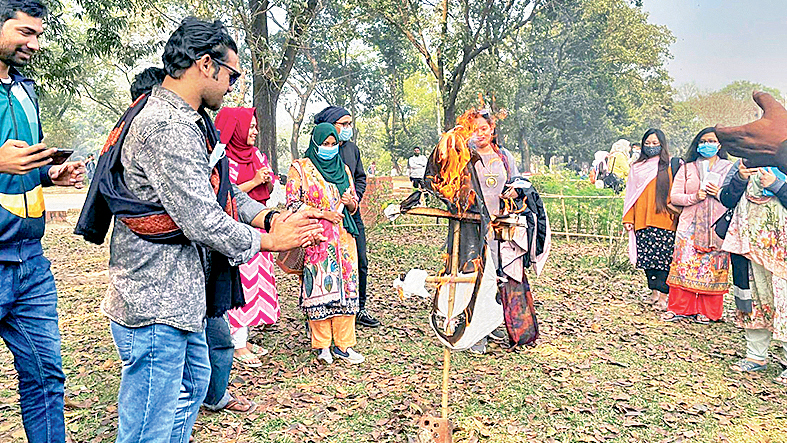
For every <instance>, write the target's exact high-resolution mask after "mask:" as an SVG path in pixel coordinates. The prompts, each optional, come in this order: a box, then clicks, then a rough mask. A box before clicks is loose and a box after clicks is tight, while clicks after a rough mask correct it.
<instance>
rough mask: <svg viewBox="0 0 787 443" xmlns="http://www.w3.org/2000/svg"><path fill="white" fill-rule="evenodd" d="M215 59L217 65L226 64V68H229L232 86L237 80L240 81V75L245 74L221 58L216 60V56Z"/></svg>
mask: <svg viewBox="0 0 787 443" xmlns="http://www.w3.org/2000/svg"><path fill="white" fill-rule="evenodd" d="M213 61H214V62H216V64H217V65H220V66H224V67H225V68H227V70H228V71H230V86H232V85H234V84H235V82H236V81H238V79H239V78H240V76H241V75H243V74H241V73H240V72H238V71H236V70H235V68H233V67H232V66H230V65H228V64H226V63H224V62H222V61H221V60H216V59H215V58H214V59H213Z"/></svg>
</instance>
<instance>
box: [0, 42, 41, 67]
mask: <svg viewBox="0 0 787 443" xmlns="http://www.w3.org/2000/svg"><path fill="white" fill-rule="evenodd" d="M21 48H22V47H21V46H19V47H17V48H14V50H13V51H5V50H0V62H3V63H4V64H5V65H6V66H14V67H21V66H25V65H27V64H28V63H29V62H30V58H28V59H27V60H22V59H20V58H19V56H18V54H19V52H21V51H20V49H21ZM32 56H33V54H32V53H31V54H30V57H31V58H32Z"/></svg>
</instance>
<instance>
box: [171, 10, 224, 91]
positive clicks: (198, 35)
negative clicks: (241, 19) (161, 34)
mask: <svg viewBox="0 0 787 443" xmlns="http://www.w3.org/2000/svg"><path fill="white" fill-rule="evenodd" d="M228 50H232V51H233V52H235V53H237V52H238V45H237V44H235V40H233V38H232V37H230V35H229V33H228V32H227V28H226V27H225V26H224V24H223V23H222V22H221V21H219V20H216V21H214V22H212V23H211V22H207V21H203V20H199V19H197V18H195V17H186V18H184V19H183V21H182V22H181V23H180V26H179V27H178V29H176V30H175V32H173V33H172V36H170V38H169V40H167V44H166V45H165V46H164V55H162V56H161V59H162V60H163V61H164V71H165V72H166V73H167V75H169V76H170V77H172V78H180V77H181V76H182V75H183V72H184V71H185V70H186V69H188V68H190V67H191V65H192V64H194V62H195V61H197V60H198V59H199V58H200V57H202V56H203V55H205V54H208V55H210V58H212V59H214V60H220V61H227V51H228ZM214 65H215V68H216V72H215V75H218V71H219V66H218V64H215V63H214Z"/></svg>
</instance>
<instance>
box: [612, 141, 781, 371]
mask: <svg viewBox="0 0 787 443" xmlns="http://www.w3.org/2000/svg"><path fill="white" fill-rule="evenodd" d="M721 141H722V140H721V137H720V136H719V135H718V134H717V130H716V129H714V128H705V129H703V130H702V131H700V132H699V133H698V134H697V135H696V136H695V137H694V139H693V140H692V142H691V144H690V145H689V148H688V150H687V152H686V153H685V155H684V156H683V158H679V157H677V156H675V157H673V156H671V155H670V152H669V146H668V143H667V136H666V135H665V134H664V133H663V132H662V131H660V130H659V129H649V130H648V131H647V132H645V134H644V136H643V137H642V144H641V150H640V153H639V156H638V158H637V159H636V160H635V161H634V162H633V163H632V164H631V170H630V171H629V172H628V181H627V184H626V194H625V201H624V210H623V213H624V216H623V226H624V228H625V230H626V231H627V232H628V235H629V258H630V260H631V263H632V264H633V265H635V266H636V267H637V268H638V269H642V270H644V272H645V277H646V281H647V286H648V288H649V289H650V290H651V292H650V294H648V295H647V297H646V301H647V302H648V303H650V304H652V305H654V306H655V307H656V308H657V309H659V310H663V311H665V312H664V314H663V315H662V317H661V318H662V319H663V320H664V321H668V322H672V321H677V320H681V319H690V320H693V321H694V322H696V323H700V324H704V325H707V324H710V323H711V322H714V321H719V320H720V319H721V318H722V315H723V313H724V295H725V294H727V293H728V292H729V289H730V288H729V286H730V283H729V274H730V272H732V277H733V278H732V286H733V287H732V293H733V295H734V298H735V308H736V312H735V323H736V324H737V325H738V326H739V327H741V328H743V330H744V332H745V338H746V357H745V358H744V359H742V360H740V361H738V362H736V363H735V364H734V365H733V367H732V369H733V370H735V371H740V372H756V371H762V370H764V369H766V368H767V365H768V349H769V346H770V343H771V340H772V339H775V340H778V341H780V342H781V343H782V347H783V348H784V353H785V354H784V356H780V355H777V356H776V359H777V360H780V361H782V362H785V361H787V345H785V340H787V268H786V267H785V265H784V259H785V254H784V250H785V246H786V245H785V232H787V231H785V221H786V220H787V218H785V216H787V210H785V208H786V207H787V186H785V178H786V177H785V175H784V173H782V172H781V171H780V170H779V168H778V167H776V166H775V165H772V166H765V167H749V166H747V163H746V160H745V159H739V160H737V161H736V162H735V163H733V162H731V161H730V160H728V159H727V149H725V145H724V144H722V143H721ZM775 381H776V382H777V383H780V384H787V370H785V371H783V372H781V374H779V375H778V376H777V377H776V379H775Z"/></svg>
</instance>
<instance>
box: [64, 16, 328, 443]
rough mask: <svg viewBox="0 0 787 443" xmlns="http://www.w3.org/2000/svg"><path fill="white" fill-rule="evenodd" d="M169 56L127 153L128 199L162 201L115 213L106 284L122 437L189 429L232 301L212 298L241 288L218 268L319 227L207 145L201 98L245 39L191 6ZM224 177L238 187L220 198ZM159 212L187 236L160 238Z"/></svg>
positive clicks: (300, 239)
mask: <svg viewBox="0 0 787 443" xmlns="http://www.w3.org/2000/svg"><path fill="white" fill-rule="evenodd" d="M162 59H163V62H164V71H165V73H166V76H165V77H164V80H163V82H162V83H161V85H160V86H155V87H153V89H152V91H151V92H150V94H149V96H148V97H147V102H145V103H144V107H142V108H141V110H140V109H139V108H137V107H136V106H141V102H137V103H135V105H133V107H132V109H134V110H138V114H136V116H135V117H133V119H132V120H130V123H129V124H128V132H127V133H126V134H125V135H123V136H122V137H123V138H122V141H120V143H122V150H121V151H120V154H119V155H120V162H121V163H122V166H123V168H122V169H123V178H124V181H125V186H126V187H127V188H128V191H130V193H131V194H132V197H135V198H136V199H137V200H135V201H132V203H133V204H135V205H137V206H139V207H147V206H151V207H152V206H156V207H163V209H164V211H165V213H164V214H160V213H157V214H154V215H145V216H144V217H138V218H132V219H131V220H129V219H128V218H123V217H119V216H118V217H115V223H114V229H113V231H112V239H111V250H110V259H109V274H110V284H109V289H108V291H107V295H106V297H105V298H104V301H103V302H102V304H101V309H102V311H103V312H104V314H106V315H107V316H108V317H109V319H110V329H111V332H112V338H113V339H114V342H115V345H116V347H117V351H118V354H119V356H120V359H121V360H122V362H123V370H122V376H121V382H120V390H119V393H118V415H119V417H118V437H117V441H118V442H139V441H144V442H162V443H163V442H184V443H185V442H187V441H188V440H189V436H190V435H191V429H192V426H193V425H194V421H195V419H196V417H197V413H198V412H199V407H200V405H201V404H202V401H203V399H204V398H205V394H206V391H207V387H208V381H209V378H210V373H211V367H210V363H209V358H208V347H207V343H206V337H205V330H204V327H205V317H206V313H210V312H211V311H214V312H213V313H214V315H221V313H222V312H223V311H224V310H226V309H228V308H229V307H228V306H224V305H217V304H216V300H217V299H218V298H219V297H224V298H223V299H224V300H226V297H225V293H232V292H233V290H234V289H237V287H236V285H233V284H231V283H226V281H224V282H223V283H224V284H222V283H221V282H218V283H217V282H216V281H215V280H214V279H212V278H211V277H212V276H215V275H216V272H215V271H216V269H218V268H219V267H220V266H221V267H223V268H224V269H228V268H229V269H230V272H229V273H228V274H226V275H228V277H229V280H232V269H235V271H237V268H235V267H236V266H237V265H239V264H241V263H245V262H246V261H248V260H249V259H250V258H251V257H252V256H253V255H254V254H256V253H257V252H258V251H260V250H269V251H280V250H286V249H292V248H295V247H299V246H307V245H310V244H312V243H313V242H314V241H319V239H320V237H321V234H320V233H321V231H322V228H321V226H320V225H319V224H318V223H316V221H315V220H312V219H310V218H308V216H309V215H310V214H300V213H299V214H294V215H290V214H287V213H283V214H277V213H276V212H275V211H270V210H267V209H265V207H264V206H262V205H261V204H259V203H257V202H256V201H254V200H252V199H251V198H249V197H248V196H247V195H246V194H244V193H243V192H240V190H238V189H237V187H233V186H232V185H229V184H228V182H229V180H228V177H227V178H226V180H225V179H224V178H222V177H223V175H222V174H221V172H220V171H221V169H220V166H221V165H223V163H217V162H226V159H223V160H222V159H221V158H220V156H217V155H213V154H215V153H218V152H219V150H218V149H215V150H212V151H210V150H209V149H210V148H211V147H212V146H215V128H214V127H213V123H212V121H211V120H210V117H208V115H207V114H206V113H205V109H211V110H217V109H219V108H220V107H221V104H222V101H223V97H224V95H225V94H227V93H228V92H230V91H232V84H233V83H234V82H235V81H236V80H237V79H238V77H239V76H240V69H239V59H238V55H237V46H236V44H235V42H234V41H233V39H232V38H231V37H230V36H229V34H228V33H227V30H226V28H225V27H224V26H223V25H222V24H221V22H219V21H215V22H213V23H210V22H204V21H201V20H198V19H196V18H193V17H189V18H186V19H185V20H183V22H182V24H181V25H180V27H179V28H178V29H177V30H176V31H175V32H174V33H173V34H172V36H171V37H170V39H169V40H168V41H167V44H166V46H165V47H164V54H163V56H162ZM124 118H126V117H125V116H124ZM110 140H112V137H110ZM110 145H111V146H110V147H111V148H114V147H115V146H117V145H115V142H113V143H111V144H110ZM113 152H115V151H113ZM217 165H218V166H217ZM99 180H102V178H101V177H99V178H97V181H99ZM225 184H226V185H228V186H227V188H231V189H232V191H233V192H231V193H230V197H229V198H225V201H226V204H225V205H221V204H219V202H218V201H217V198H221V197H222V196H223V195H227V194H225V193H224V192H223V191H221V190H222V189H225ZM217 190H218V191H217ZM91 191H92V190H91ZM118 192H125V191H124V190H122V189H121V190H120V191H118ZM217 194H218V195H217ZM85 212H86V211H85V210H83V213H85ZM230 214H232V215H230ZM167 216H168V217H167ZM151 217H158V218H155V219H154V218H151ZM162 224H163V225H167V224H171V225H172V226H171V228H172V229H174V230H180V231H181V237H180V238H182V237H185V239H184V240H179V241H172V242H162V241H155V240H153V238H152V237H151V236H150V234H151V233H153V231H154V230H159V231H160V226H161V225H162ZM78 227H79V225H78ZM253 227H264V228H265V229H266V231H267V232H268V233H267V234H260V232H259V231H258V230H257V229H254V228H253ZM159 231H156V232H159ZM209 276H210V277H209ZM238 277H239V276H238ZM237 283H238V284H239V278H238V280H237ZM219 287H221V288H222V289H225V288H226V289H227V290H226V291H219V290H218V289H217V288H219ZM206 293H207V294H208V295H209V296H210V297H211V300H206ZM241 299H242V294H241ZM232 300H233V301H234V300H235V298H232ZM231 304H232V303H231V302H227V305H231ZM208 308H210V310H209V309H208Z"/></svg>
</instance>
